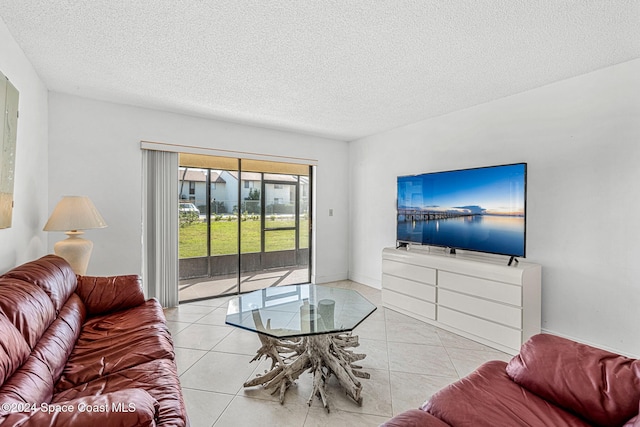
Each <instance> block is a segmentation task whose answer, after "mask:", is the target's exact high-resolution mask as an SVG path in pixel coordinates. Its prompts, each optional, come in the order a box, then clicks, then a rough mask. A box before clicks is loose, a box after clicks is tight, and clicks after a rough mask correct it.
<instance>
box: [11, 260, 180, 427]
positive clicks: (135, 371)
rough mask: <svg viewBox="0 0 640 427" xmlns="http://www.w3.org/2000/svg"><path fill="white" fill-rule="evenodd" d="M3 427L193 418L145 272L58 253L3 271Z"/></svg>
mask: <svg viewBox="0 0 640 427" xmlns="http://www.w3.org/2000/svg"><path fill="white" fill-rule="evenodd" d="M0 384H2V385H1V386H0V424H2V426H5V425H7V426H17V425H20V426H22V425H25V426H26V425H33V426H49V425H51V426H53V425H60V426H70V425H77V426H155V425H158V426H185V425H189V422H188V418H187V414H186V410H185V406H184V401H183V398H182V392H181V389H180V382H179V380H178V373H177V370H176V364H175V362H174V351H173V343H172V340H171V335H170V334H169V331H168V330H167V327H166V323H165V318H164V313H163V311H162V307H160V304H159V303H158V302H157V301H156V300H147V301H145V299H144V295H143V292H142V286H141V281H140V279H139V277H138V276H114V277H88V276H76V275H75V274H74V272H73V270H72V269H71V267H70V266H69V264H67V262H66V261H65V260H63V259H62V258H60V257H57V256H55V255H48V256H45V257H43V258H41V259H39V260H37V261H33V262H29V263H26V264H23V265H21V266H19V267H16V268H15V269H13V270H11V271H9V272H7V273H6V274H4V275H2V276H0Z"/></svg>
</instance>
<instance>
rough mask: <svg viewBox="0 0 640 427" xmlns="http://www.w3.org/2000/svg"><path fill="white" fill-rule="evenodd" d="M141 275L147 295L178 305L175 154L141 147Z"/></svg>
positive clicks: (165, 304)
mask: <svg viewBox="0 0 640 427" xmlns="http://www.w3.org/2000/svg"><path fill="white" fill-rule="evenodd" d="M142 161H143V165H142V169H143V174H142V175H143V183H142V187H143V188H142V192H143V207H142V210H143V213H142V215H143V242H142V248H143V254H142V259H143V263H144V265H143V274H144V282H145V284H146V286H147V294H148V296H149V297H150V298H157V299H158V301H160V303H161V304H162V306H163V307H176V306H177V305H178V154H177V153H172V152H167V151H155V150H145V149H143V150H142Z"/></svg>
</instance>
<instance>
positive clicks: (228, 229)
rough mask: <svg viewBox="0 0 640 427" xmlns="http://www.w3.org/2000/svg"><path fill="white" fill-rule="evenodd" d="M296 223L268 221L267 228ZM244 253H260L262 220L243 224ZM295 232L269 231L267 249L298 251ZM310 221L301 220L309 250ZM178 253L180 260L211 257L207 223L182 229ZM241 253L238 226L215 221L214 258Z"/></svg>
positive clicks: (302, 235) (302, 241) (303, 243)
mask: <svg viewBox="0 0 640 427" xmlns="http://www.w3.org/2000/svg"><path fill="white" fill-rule="evenodd" d="M294 225H295V222H294V221H293V220H277V219H276V220H275V221H273V220H267V221H266V222H265V227H266V228H273V227H293V226H294ZM241 233H242V235H241V241H242V247H241V249H242V253H250V252H260V221H259V220H247V221H242V222H241ZM294 233H295V231H294V230H278V231H267V232H265V239H266V243H265V250H266V251H267V252H270V251H281V250H288V249H295V234H294ZM308 239H309V221H308V220H302V219H301V220H300V247H301V248H306V247H308V243H307V242H308ZM178 252H179V254H178V255H179V257H180V258H192V257H201V256H206V255H207V224H206V223H204V222H199V223H195V224H191V225H187V226H185V227H181V228H180V230H179V241H178ZM237 252H238V223H237V222H236V221H235V220H233V221H226V220H224V219H223V220H221V221H212V222H211V255H229V254H235V253H237Z"/></svg>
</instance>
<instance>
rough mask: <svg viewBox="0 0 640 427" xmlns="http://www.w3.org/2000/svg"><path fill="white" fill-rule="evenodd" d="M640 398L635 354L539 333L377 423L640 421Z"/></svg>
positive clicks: (530, 425) (534, 425)
mask: <svg viewBox="0 0 640 427" xmlns="http://www.w3.org/2000/svg"><path fill="white" fill-rule="evenodd" d="M639 402H640V360H636V359H630V358H627V357H624V356H620V355H617V354H614V353H610V352H608V351H604V350H601V349H597V348H594V347H591V346H588V345H585V344H580V343H577V342H574V341H571V340H567V339H564V338H560V337H557V336H553V335H547V334H540V335H536V336H534V337H532V338H531V339H530V340H529V341H527V342H526V343H525V344H524V345H523V346H522V348H521V349H520V353H519V354H518V355H517V356H515V357H514V358H513V359H511V361H510V362H509V363H508V364H507V363H504V362H501V361H492V362H488V363H485V364H484V365H482V366H481V367H480V368H478V369H477V370H476V371H475V372H473V373H472V374H470V375H469V376H467V377H465V378H462V379H461V380H459V381H457V382H455V383H453V384H451V385H449V386H447V387H445V388H444V389H442V390H440V391H439V392H437V393H436V394H434V395H433V396H432V397H431V399H430V400H429V401H427V402H426V403H424V405H423V406H422V407H421V408H420V409H413V410H410V411H406V412H404V413H401V414H399V415H397V416H396V417H394V418H392V419H391V420H389V421H388V422H387V423H385V424H383V425H384V426H386V427H392V426H393V427H399V426H414V427H418V426H436V427H441V426H447V425H450V426H456V427H465V426H469V427H482V426H487V427H489V426H491V427H495V426H523V427H524V426H527V427H538V426H539V427H550V426H553V427H562V426H572V427H578V426H579V427H582V426H611V427H614V426H615V427H620V426H625V427H640V416H639V415H638V411H639Z"/></svg>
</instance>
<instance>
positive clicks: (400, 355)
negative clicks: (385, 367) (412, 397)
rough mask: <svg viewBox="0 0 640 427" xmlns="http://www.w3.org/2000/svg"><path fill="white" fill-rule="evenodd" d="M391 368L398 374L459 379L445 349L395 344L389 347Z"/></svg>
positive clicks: (422, 345) (421, 345)
mask: <svg viewBox="0 0 640 427" xmlns="http://www.w3.org/2000/svg"><path fill="white" fill-rule="evenodd" d="M389 368H390V370H391V371H396V372H409V373H414V374H426V375H439V376H442V377H457V376H458V374H457V372H456V370H455V367H454V366H453V363H452V362H451V360H450V359H449V355H448V354H447V351H446V350H445V348H444V347H437V346H431V345H424V344H409V343H393V345H390V346H389Z"/></svg>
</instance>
